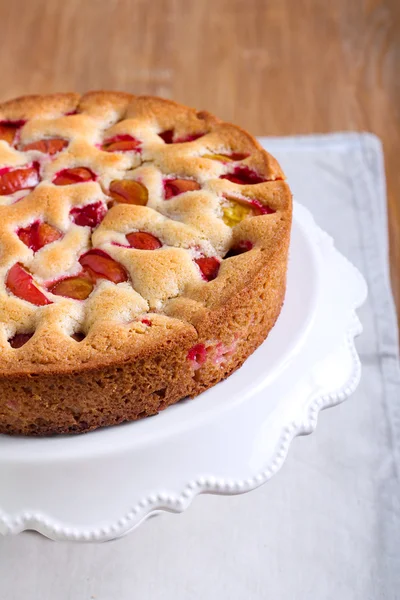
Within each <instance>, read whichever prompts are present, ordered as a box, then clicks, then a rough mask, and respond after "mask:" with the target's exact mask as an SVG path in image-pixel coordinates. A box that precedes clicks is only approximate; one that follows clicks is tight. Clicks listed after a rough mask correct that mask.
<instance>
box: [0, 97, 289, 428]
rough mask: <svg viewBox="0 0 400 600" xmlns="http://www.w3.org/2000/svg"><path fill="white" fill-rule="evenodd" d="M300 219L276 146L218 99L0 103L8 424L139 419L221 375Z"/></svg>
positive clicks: (3, 393)
mask: <svg viewBox="0 0 400 600" xmlns="http://www.w3.org/2000/svg"><path fill="white" fill-rule="evenodd" d="M291 218H292V200H291V193H290V190H289V187H288V185H287V183H286V181H285V179H284V175H283V173H282V171H281V169H280V167H279V165H278V163H277V161H276V160H275V159H274V158H273V157H272V156H271V155H270V154H268V153H267V152H266V151H265V150H264V149H263V148H262V147H261V146H260V145H259V144H258V143H257V141H256V140H255V139H254V138H253V137H252V136H251V135H249V134H248V133H246V132H245V131H243V130H242V129H240V128H239V127H237V126H235V125H231V124H229V123H225V122H223V121H220V120H219V119H217V118H216V117H214V116H213V115H212V114H210V113H208V112H204V111H200V112H199V111H197V110H195V109H193V108H188V107H186V106H182V105H180V104H176V103H175V102H172V101H169V100H163V99H161V98H155V97H148V96H134V95H131V94H125V93H120V92H106V91H100V92H90V93H87V94H85V95H83V96H81V95H79V94H74V93H70V94H69V93H67V94H54V95H43V96H26V97H22V98H17V99H14V100H10V101H7V102H4V103H3V104H0V433H6V434H22V435H50V434H68V433H79V432H85V431H90V430H93V429H96V428H98V427H102V426H107V425H115V424H118V423H122V422H124V421H133V420H135V419H139V418H141V417H145V416H148V415H154V414H156V413H158V412H159V411H160V410H162V409H164V408H166V407H167V406H169V405H171V404H173V403H175V402H177V401H178V400H180V399H182V398H185V397H195V396H197V395H198V394H200V393H201V392H202V391H204V390H206V389H207V388H209V387H211V386H213V385H215V384H216V383H218V382H219V381H221V380H222V379H224V378H226V377H227V376H228V375H230V374H231V373H232V372H233V371H234V370H235V369H237V368H238V367H240V366H241V365H242V364H243V362H244V361H245V360H246V358H247V357H248V356H249V355H250V354H251V353H252V352H253V351H254V350H255V349H256V348H257V347H258V346H259V344H261V342H262V341H263V340H264V339H265V338H266V337H267V335H268V333H269V331H270V330H271V328H272V327H273V326H274V323H275V321H276V319H277V317H278V315H279V313H280V310H281V307H282V303H283V300H284V295H285V287H286V269H287V259H288V245H289V238H290V227H291Z"/></svg>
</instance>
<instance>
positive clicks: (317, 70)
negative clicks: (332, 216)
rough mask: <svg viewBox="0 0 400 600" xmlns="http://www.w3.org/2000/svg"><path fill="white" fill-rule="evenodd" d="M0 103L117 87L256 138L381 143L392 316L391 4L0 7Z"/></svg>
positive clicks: (394, 99) (359, 0)
mask: <svg viewBox="0 0 400 600" xmlns="http://www.w3.org/2000/svg"><path fill="white" fill-rule="evenodd" d="M0 23H1V44H0V59H1V60H0V65H1V88H0V100H1V99H6V98H8V97H13V96H16V95H21V94H29V93H40V92H53V91H71V90H77V91H85V90H89V89H120V90H127V91H130V92H134V93H137V94H143V93H146V94H157V95H161V96H164V97H167V98H173V99H175V100H177V101H180V102H183V103H185V104H189V105H193V106H196V107H198V108H205V109H208V110H210V111H211V112H214V113H215V114H217V115H218V116H220V117H221V118H223V119H225V120H228V121H234V122H236V123H238V124H240V125H242V126H243V127H244V128H246V129H248V130H249V131H251V132H252V133H254V134H258V135H286V134H294V133H313V132H327V131H334V130H335V131H337V130H368V131H373V132H374V133H376V134H377V135H378V136H380V138H381V139H382V141H383V144H384V150H385V160H386V172H387V181H388V205H389V229H390V242H391V244H390V245H391V273H392V283H393V290H394V295H395V299H396V302H397V308H398V314H399V317H400V159H399V152H400V1H399V0H381V1H379V0H351V1H350V0H336V2H324V1H323V0H12V1H11V2H10V0H0Z"/></svg>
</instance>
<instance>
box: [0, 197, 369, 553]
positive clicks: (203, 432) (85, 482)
mask: <svg viewBox="0 0 400 600" xmlns="http://www.w3.org/2000/svg"><path fill="white" fill-rule="evenodd" d="M365 297H366V285H365V282H364V280H363V278H362V277H361V275H360V274H359V272H358V271H357V270H356V269H355V267H353V266H352V265H351V264H350V263H349V262H348V261H347V260H346V259H345V258H344V257H343V256H342V255H341V254H339V252H338V251H337V250H335V248H334V246H333V243H332V240H331V239H330V238H329V237H328V235H327V234H325V233H324V232H323V231H321V229H319V228H318V227H317V226H316V224H315V222H314V221H313V219H312V217H311V215H310V214H309V212H308V211H307V210H306V209H305V208H303V207H302V206H299V205H296V207H295V213H294V223H293V233H292V243H291V253H290V263H289V272H288V289H287V297H286V301H285V305H284V308H283V310H282V313H281V315H280V317H279V320H278V322H277V324H276V326H275V327H274V329H273V331H272V332H271V334H270V335H269V337H268V339H267V340H266V341H265V342H264V344H262V346H261V347H260V348H259V349H258V350H257V351H256V352H255V353H254V354H253V355H252V356H251V357H250V358H249V359H248V360H247V361H246V363H245V364H244V365H243V367H242V368H241V369H239V371H237V372H236V373H234V374H233V375H232V376H231V377H229V378H228V379H227V380H226V381H224V382H223V383H220V384H218V385H217V386H215V387H214V388H212V389H211V390H208V391H207V392H205V393H203V394H202V395H201V396H199V397H197V398H196V399H195V400H186V401H183V402H180V403H178V404H177V405H175V406H172V407H170V408H168V409H167V410H165V411H164V412H162V413H160V414H159V415H157V416H155V417H151V418H148V419H144V420H142V421H138V422H137V423H131V424H127V425H121V426H118V427H111V428H108V429H104V430H99V431H96V432H93V433H90V434H86V435H80V436H72V437H54V438H39V439H34V438H15V437H8V436H1V435H0V533H1V534H4V535H6V534H17V533H19V532H21V531H23V530H26V529H34V530H36V531H38V532H40V533H42V534H43V535H45V536H48V537H49V538H52V539H57V540H65V539H68V540H79V541H100V540H109V539H112V538H116V537H119V536H121V535H123V534H125V533H127V532H128V531H129V530H131V529H132V528H134V527H136V526H137V525H138V524H139V523H140V522H141V521H143V520H144V519H146V518H147V517H149V516H150V515H151V514H154V513H155V512H159V511H170V512H181V511H183V510H185V509H186V508H188V506H189V505H190V504H191V502H192V500H193V498H194V497H195V496H197V494H199V493H213V494H238V493H242V492H247V491H250V490H252V489H254V488H256V487H258V486H259V485H262V484H263V483H265V482H266V481H268V480H269V479H270V478H271V477H272V476H273V475H274V473H276V472H277V471H278V469H279V468H280V467H281V466H282V463H283V461H284V459H285V457H286V454H287V451H288V448H289V445H290V442H291V440H292V439H293V438H294V437H295V436H297V435H301V434H305V433H310V432H312V431H313V429H314V428H315V426H316V423H317V416H318V413H319V411H320V410H321V409H322V408H326V407H329V406H333V405H335V404H337V403H339V402H341V401H342V400H344V399H345V398H347V397H348V396H349V395H350V394H351V393H352V392H353V391H354V389H355V388H356V386H357V384H358V381H359V378H360V361H359V359H358V356H357V353H356V350H355V347H354V337H355V336H356V335H357V334H359V333H360V332H361V325H360V322H359V320H358V318H357V316H356V314H355V309H356V308H357V307H358V306H360V304H362V302H363V301H364V300H365Z"/></svg>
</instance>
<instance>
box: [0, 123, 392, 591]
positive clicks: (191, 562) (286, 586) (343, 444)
mask: <svg viewBox="0 0 400 600" xmlns="http://www.w3.org/2000/svg"><path fill="white" fill-rule="evenodd" d="M261 141H262V143H263V145H264V146H265V147H266V148H267V149H268V150H270V151H271V152H272V153H273V154H274V155H275V156H276V157H277V158H278V160H279V161H280V162H281V164H282V166H283V168H284V170H285V171H286V174H287V176H288V178H289V182H290V184H291V186H292V189H293V193H294V197H295V199H296V200H298V201H299V202H300V203H302V204H304V205H306V206H307V207H308V208H309V209H310V210H311V211H312V213H313V214H314V216H315V218H316V221H317V222H318V223H319V224H320V225H321V227H323V228H324V229H325V230H326V231H328V233H330V234H331V235H332V237H333V238H334V239H335V243H336V245H337V247H338V248H339V250H340V251H341V252H343V253H344V254H345V255H346V256H347V257H348V258H349V259H350V260H351V261H352V262H353V263H354V264H355V265H356V266H357V267H358V268H359V269H360V270H361V271H362V273H363V274H364V276H365V277H366V279H367V283H368V287H369V296H368V300H367V302H366V304H365V305H364V306H363V307H362V308H361V310H360V311H359V316H360V318H361V321H362V323H363V326H364V333H363V334H362V336H361V337H360V338H359V339H358V340H357V347H358V351H359V353H360V357H361V360H362V363H363V376H362V381H361V384H360V386H359V388H358V389H357V392H356V393H355V394H354V396H353V397H352V398H351V399H350V400H348V401H347V402H345V403H344V404H342V405H341V406H339V407H337V408H335V409H333V410H331V411H329V414H327V413H323V414H322V415H321V416H320V419H319V425H318V427H317V430H316V432H315V433H314V434H313V435H312V436H310V437H307V438H302V439H297V440H295V441H294V442H293V445H292V448H291V450H290V452H289V456H288V459H287V461H286V463H285V465H284V467H283V468H282V470H281V472H280V473H279V474H277V475H276V476H275V477H273V479H272V480H271V481H270V482H269V483H268V484H267V485H265V486H263V487H262V488H260V489H258V490H256V491H254V492H251V493H250V494H247V495H244V496H237V497H233V498H220V497H212V496H203V497H201V498H199V499H196V500H195V501H194V503H193V505H192V506H191V507H190V509H189V510H187V512H185V513H184V514H183V515H180V516H178V517H175V516H174V517H173V516H168V515H163V516H162V517H161V518H157V519H150V520H149V522H148V523H146V524H145V525H144V526H142V527H139V529H138V530H136V531H135V532H134V533H133V534H131V535H129V536H127V537H125V538H123V539H121V540H118V541H117V542H114V543H109V544H103V545H76V544H68V545H66V544H53V543H51V542H49V541H47V540H45V539H44V538H41V537H39V536H38V535H29V534H22V535H20V536H18V537H15V538H3V539H2V538H0V598H4V599H7V600H14V599H15V600H17V599H18V600H19V599H20V598H23V597H25V598H29V599H30V600H54V599H55V598H57V600H67V599H72V598H73V600H89V599H90V598H96V600H110V599H111V598H113V599H118V600H132V599H133V598H138V599H139V598H140V599H145V598H146V599H147V598H149V599H151V600H161V599H162V600H197V599H201V600H224V599H225V598H226V599H228V598H229V600H253V599H254V600H258V599H260V600H265V599H271V600H325V599H327V600H330V599H332V600H333V599H335V600H370V599H371V600H372V599H373V600H384V599H386V600H394V599H395V598H400V374H399V354H398V342H397V326H396V318H395V311H394V306H393V299H392V295H391V291H390V286H389V275H388V260H387V255H388V240H387V213H386V195H385V178H384V170H383V158H382V149H381V144H380V142H379V140H378V139H377V138H376V137H374V136H372V135H370V134H357V133H346V134H331V135H321V136H307V137H294V138H262V139H261Z"/></svg>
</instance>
